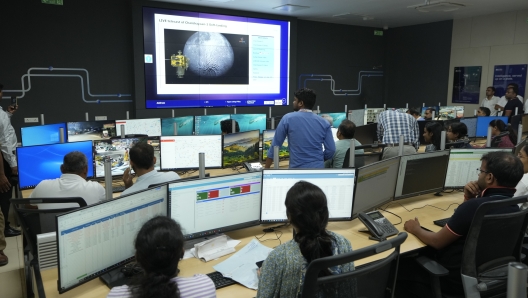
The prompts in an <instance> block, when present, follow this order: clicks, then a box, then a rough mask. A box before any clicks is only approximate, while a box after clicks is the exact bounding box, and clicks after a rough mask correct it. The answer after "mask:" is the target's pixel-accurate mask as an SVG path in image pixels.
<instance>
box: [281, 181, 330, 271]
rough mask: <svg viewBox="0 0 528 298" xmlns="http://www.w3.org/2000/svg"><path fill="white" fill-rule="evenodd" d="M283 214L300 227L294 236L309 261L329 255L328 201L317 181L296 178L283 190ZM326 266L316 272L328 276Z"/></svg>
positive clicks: (296, 226) (295, 225)
mask: <svg viewBox="0 0 528 298" xmlns="http://www.w3.org/2000/svg"><path fill="white" fill-rule="evenodd" d="M284 204H285V205H286V214H287V215H288V219H289V220H290V222H291V224H292V225H293V226H294V227H295V228H297V229H299V231H296V232H297V233H296V234H295V236H294V238H293V240H295V242H297V243H298V244H299V249H300V250H301V254H302V255H303V257H304V258H305V259H306V261H307V262H308V264H309V263H310V262H311V261H312V260H315V259H319V258H323V257H328V256H331V255H332V254H333V253H332V242H334V241H335V239H334V237H332V235H330V234H329V233H328V231H327V230H326V226H327V224H328V217H329V212H328V205H327V201H326V196H325V194H324V192H323V191H322V190H321V189H320V188H319V187H318V186H316V185H314V184H312V183H309V182H306V181H299V182H297V183H295V184H294V185H293V186H292V187H291V188H290V190H288V193H286V201H285V202H284ZM328 275H330V271H329V270H328V269H326V270H323V271H321V272H319V276H328Z"/></svg>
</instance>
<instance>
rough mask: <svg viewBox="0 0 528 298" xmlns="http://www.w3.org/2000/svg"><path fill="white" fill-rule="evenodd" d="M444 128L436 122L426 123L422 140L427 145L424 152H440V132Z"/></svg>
mask: <svg viewBox="0 0 528 298" xmlns="http://www.w3.org/2000/svg"><path fill="white" fill-rule="evenodd" d="M443 130H444V127H443V126H442V124H440V123H438V122H433V121H431V122H428V123H427V124H426V125H425V127H424V134H423V137H424V140H425V143H427V144H429V145H427V146H425V152H431V151H436V150H440V143H441V142H442V131H443Z"/></svg>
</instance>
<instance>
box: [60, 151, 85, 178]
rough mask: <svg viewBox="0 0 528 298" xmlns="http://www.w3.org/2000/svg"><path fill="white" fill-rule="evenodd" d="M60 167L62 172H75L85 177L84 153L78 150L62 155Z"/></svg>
mask: <svg viewBox="0 0 528 298" xmlns="http://www.w3.org/2000/svg"><path fill="white" fill-rule="evenodd" d="M60 169H61V173H63V174H76V175H79V176H81V177H83V178H84V179H86V177H87V175H88V160H87V159H86V155H84V153H82V152H79V151H72V152H70V153H68V154H66V155H64V159H63V161H62V165H61V167H60Z"/></svg>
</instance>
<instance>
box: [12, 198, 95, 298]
mask: <svg viewBox="0 0 528 298" xmlns="http://www.w3.org/2000/svg"><path fill="white" fill-rule="evenodd" d="M58 203H60V204H63V203H77V204H78V205H79V207H85V206H86V202H85V201H84V199H83V198H79V197H77V198H53V199H52V198H41V199H40V198H31V199H11V206H13V208H14V209H15V211H16V214H17V217H18V221H19V223H20V225H21V226H22V233H23V234H24V239H25V240H26V243H27V245H26V247H25V248H24V269H25V273H26V289H27V293H28V296H29V293H31V294H32V293H33V287H32V285H33V278H32V275H31V270H30V269H31V268H33V272H34V274H35V281H36V285H37V291H38V296H39V297H46V295H45V293H44V286H43V284H42V277H41V275H40V267H39V262H38V253H37V235H38V234H42V233H49V232H54V231H56V224H55V215H57V214H61V213H65V212H68V211H71V210H75V209H77V208H79V207H73V208H59V209H31V208H27V207H26V204H31V205H34V204H58Z"/></svg>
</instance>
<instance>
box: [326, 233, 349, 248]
mask: <svg viewBox="0 0 528 298" xmlns="http://www.w3.org/2000/svg"><path fill="white" fill-rule="evenodd" d="M327 232H328V234H330V236H332V237H334V239H335V241H336V243H337V244H338V245H350V241H348V239H346V238H345V237H344V236H343V235H341V234H337V233H335V232H332V231H327Z"/></svg>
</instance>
